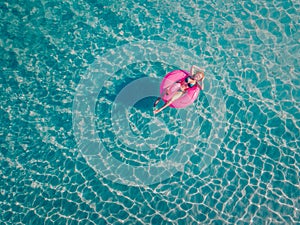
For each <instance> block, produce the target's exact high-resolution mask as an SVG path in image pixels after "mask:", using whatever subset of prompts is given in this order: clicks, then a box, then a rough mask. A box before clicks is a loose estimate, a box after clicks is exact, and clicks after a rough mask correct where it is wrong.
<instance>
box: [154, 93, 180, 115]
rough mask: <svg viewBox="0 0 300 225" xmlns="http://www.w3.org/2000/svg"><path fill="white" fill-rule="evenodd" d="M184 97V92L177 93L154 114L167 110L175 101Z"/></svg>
mask: <svg viewBox="0 0 300 225" xmlns="http://www.w3.org/2000/svg"><path fill="white" fill-rule="evenodd" d="M183 95H184V92H182V91H178V92H176V93H175V94H174V95H173V97H172V98H171V99H170V100H169V101H168V102H166V103H165V104H164V105H163V106H162V107H161V108H160V109H156V110H154V111H153V113H154V114H156V113H159V112H160V111H162V110H164V109H165V108H167V107H168V106H170V105H171V104H172V103H173V102H174V101H175V100H177V99H179V98H180V97H181V96H183Z"/></svg>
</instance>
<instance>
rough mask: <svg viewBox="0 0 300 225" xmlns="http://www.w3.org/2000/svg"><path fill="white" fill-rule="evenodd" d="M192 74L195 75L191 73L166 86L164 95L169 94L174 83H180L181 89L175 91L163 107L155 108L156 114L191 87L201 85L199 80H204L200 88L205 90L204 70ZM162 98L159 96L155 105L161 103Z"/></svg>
mask: <svg viewBox="0 0 300 225" xmlns="http://www.w3.org/2000/svg"><path fill="white" fill-rule="evenodd" d="M192 71H193V68H192ZM191 74H194V75H190V76H188V77H186V78H184V79H182V80H178V81H176V82H175V83H173V84H171V85H170V86H169V87H168V88H166V90H165V91H164V93H163V94H162V95H164V94H166V95H168V94H169V91H170V89H171V88H172V87H173V86H174V85H177V84H180V88H179V90H178V91H177V92H175V93H174V95H173V97H172V98H171V99H170V100H169V101H168V102H166V103H165V104H164V105H163V106H162V107H161V108H159V109H156V110H153V113H154V114H157V113H159V112H161V111H162V110H164V109H165V108H167V107H168V106H170V105H171V104H172V103H173V102H174V101H175V100H177V99H179V98H180V97H182V96H183V95H184V94H185V93H186V92H187V91H188V89H189V88H192V87H194V86H195V85H199V83H198V82H202V86H201V87H200V88H201V89H202V90H203V80H204V72H203V71H197V72H195V73H191ZM199 86H200V85H199ZM160 100H161V98H160V97H159V98H158V99H157V100H156V101H155V103H154V107H155V106H156V105H157V104H158V103H159V101H160Z"/></svg>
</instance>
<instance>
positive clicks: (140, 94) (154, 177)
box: [73, 41, 226, 186]
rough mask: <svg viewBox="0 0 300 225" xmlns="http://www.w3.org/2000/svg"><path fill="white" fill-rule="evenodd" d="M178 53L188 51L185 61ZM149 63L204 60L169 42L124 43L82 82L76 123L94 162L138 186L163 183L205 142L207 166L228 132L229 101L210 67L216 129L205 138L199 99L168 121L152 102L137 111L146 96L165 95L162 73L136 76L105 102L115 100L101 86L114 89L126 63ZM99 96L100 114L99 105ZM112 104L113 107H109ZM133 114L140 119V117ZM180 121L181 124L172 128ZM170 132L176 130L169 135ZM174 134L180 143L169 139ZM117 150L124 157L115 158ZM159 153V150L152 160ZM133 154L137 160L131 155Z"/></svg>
mask: <svg viewBox="0 0 300 225" xmlns="http://www.w3.org/2000/svg"><path fill="white" fill-rule="evenodd" d="M172 54H176V55H183V56H185V57H184V60H183V59H182V58H180V57H176V56H172ZM143 62H150V63H151V62H156V63H161V64H165V65H169V66H173V67H176V66H177V67H179V66H180V67H183V68H189V67H190V66H191V65H193V64H199V63H200V62H201V59H200V58H198V57H197V56H196V55H195V54H193V52H191V51H189V50H187V49H184V48H182V47H179V46H176V45H170V44H169V43H166V42H159V41H147V42H144V41H143V42H137V43H132V44H127V45H124V46H119V47H117V48H116V49H112V50H110V51H109V53H107V54H105V55H104V56H102V57H100V58H99V59H97V61H96V62H95V63H94V64H93V65H92V66H91V67H90V69H89V70H88V72H87V75H86V77H84V78H83V79H82V81H81V82H80V84H79V86H78V89H77V91H76V96H75V99H74V106H73V115H74V120H73V125H74V130H75V134H76V137H77V141H78V146H80V151H81V153H82V154H83V156H84V157H85V158H86V160H87V161H88V163H89V164H90V165H91V167H93V168H94V169H95V170H96V171H97V172H98V173H100V174H101V175H103V176H104V177H106V178H108V179H111V180H112V181H114V182H118V183H123V184H127V185H134V186H136V185H142V186H143V185H150V184H154V183H158V182H162V181H164V180H166V179H168V178H170V177H171V176H172V175H173V174H174V173H176V172H178V171H183V168H184V165H185V164H186V163H187V162H188V161H189V158H190V157H191V155H193V154H194V153H195V151H196V150H199V149H198V147H199V146H198V145H199V143H201V144H203V143H206V147H204V148H203V149H202V150H201V152H202V160H201V162H200V163H199V167H200V168H202V169H205V167H206V166H208V165H209V164H210V163H211V161H212V158H213V157H215V156H216V154H217V151H218V149H219V147H218V146H219V144H220V143H221V142H222V139H223V137H224V134H225V122H224V119H225V111H226V109H225V104H224V102H223V96H222V93H221V90H220V88H219V84H218V81H217V80H216V79H215V78H214V74H213V73H212V74H210V73H209V70H208V71H207V74H208V76H210V79H208V80H209V81H208V82H207V84H206V87H207V89H206V90H205V96H206V98H207V101H208V103H209V106H210V109H211V110H210V116H211V118H210V122H211V130H210V134H209V135H208V136H207V137H206V138H205V139H204V138H202V136H203V135H202V136H201V133H200V129H201V125H202V126H203V124H200V120H199V116H200V114H199V111H200V110H201V108H196V104H194V105H193V106H191V107H187V108H186V109H183V110H178V111H179V112H178V113H177V114H176V116H175V118H172V117H171V118H169V119H168V121H169V122H167V123H166V121H163V120H162V119H160V117H158V116H157V117H154V116H153V114H152V112H151V111H152V107H151V106H152V103H150V104H151V106H150V105H148V111H145V112H143V113H141V112H140V113H139V112H138V111H134V110H135V108H136V107H134V106H135V104H136V103H138V102H139V101H140V100H143V99H145V98H148V97H155V96H157V95H158V94H159V84H160V81H161V79H162V77H158V76H157V75H155V76H153V77H143V78H139V79H136V80H133V81H131V82H130V83H129V84H127V85H125V86H124V87H123V88H122V89H121V90H120V91H119V92H118V93H115V95H116V96H115V98H114V100H113V101H112V102H110V103H109V104H105V102H106V101H110V100H107V97H106V96H105V91H102V92H101V90H102V89H105V88H106V87H107V89H108V91H109V90H111V89H114V84H115V83H116V82H117V80H118V79H117V76H116V73H117V72H118V71H119V70H121V69H122V68H124V67H126V66H130V65H132V64H135V63H143ZM110 94H112V93H110ZM98 99H99V103H98V107H97V108H98V111H99V115H98V118H97V117H96V112H95V110H96V106H97V101H98ZM107 105H110V106H109V107H108V108H105V106H107ZM101 111H102V112H101ZM137 114H139V115H137ZM170 116H171V115H170ZM132 117H136V118H138V117H139V119H136V120H135V121H134V120H132V119H131V118H132ZM107 119H108V120H109V121H107ZM206 119H207V118H204V120H206ZM97 121H98V126H96V123H97ZM146 121H147V122H146ZM107 122H109V123H107ZM168 123H169V124H168ZM172 123H173V125H172V126H171V124H172ZM174 123H177V124H174ZM108 124H110V126H108ZM141 124H143V127H142V128H140V127H141ZM169 125H170V127H169ZM174 125H176V126H177V128H176V129H175V130H173V131H171V130H170V129H174ZM172 127H173V128H172ZM140 129H144V130H145V129H147V130H148V131H147V132H146V133H147V135H146V136H147V137H145V135H140V134H141V133H144V134H145V132H143V130H140ZM207 129H209V127H207ZM172 132H173V133H172ZM99 133H100V136H98V135H99ZM108 133H109V134H110V135H107V134H108ZM166 134H170V135H168V137H167V136H166ZM171 136H173V137H174V138H175V140H176V142H174V141H171V140H170V139H169V138H170V137H171ZM105 137H106V138H105ZM108 139H110V140H108ZM168 139H169V141H168ZM107 141H108V142H107ZM111 145H113V146H111ZM113 152H114V153H115V156H118V158H119V159H117V158H116V157H114V154H113ZM133 152H136V153H135V154H134V153H133ZM137 152H140V153H142V155H143V156H140V155H139V154H138V153H137ZM153 152H155V153H158V155H157V156H154V158H153V157H152V159H151V155H153ZM159 152H161V153H159ZM161 154H162V155H161ZM130 155H131V157H134V158H136V159H130V158H129V159H126V156H130ZM157 157H158V158H157ZM155 158H156V159H155Z"/></svg>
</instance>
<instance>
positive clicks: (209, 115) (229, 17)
mask: <svg viewBox="0 0 300 225" xmlns="http://www.w3.org/2000/svg"><path fill="white" fill-rule="evenodd" d="M0 13H1V25H0V28H1V39H0V47H1V48H0V53H1V58H2V59H3V60H1V62H0V63H1V83H0V84H1V86H0V87H1V93H2V94H1V114H0V115H1V124H2V126H1V132H0V134H1V154H0V159H1V170H0V175H1V193H0V201H1V206H0V207H1V211H2V212H3V213H1V214H0V221H1V222H2V224H106V223H107V224H118V223H119V224H121V223H127V224H150V223H151V224H199V223H200V224H234V223H235V224H297V223H299V217H300V216H299V208H300V207H299V195H300V193H299V161H300V159H299V146H300V142H299V132H300V129H299V127H300V122H299V119H300V113H299V96H300V93H299V92H300V91H299V85H300V82H299V39H300V37H299V3H297V1H274V2H266V3H261V2H259V1H245V2H244V3H235V2H233V1H226V3H224V2H221V1H215V2H210V1H207V2H205V1H202V2H188V1H182V2H181V3H179V2H178V3H173V2H171V1H156V2H152V3H151V2H146V1H142V2H140V1H139V2H134V1H126V2H125V1H124V2H123V3H120V2H119V1H112V2H110V3H104V2H101V1H81V2H79V1H78V2H75V1H72V3H64V2H61V1H42V2H40V1H31V2H26V4H25V3H24V4H23V3H20V2H17V1H9V2H8V1H7V2H2V3H0ZM145 40H151V41H152V43H153V42H156V41H160V42H157V43H158V44H159V43H161V42H162V43H167V45H169V46H170V48H169V49H168V48H167V47H166V48H165V49H164V50H160V49H159V50H157V51H156V52H155V48H146V47H147V44H146V43H147V42H143V41H145ZM132 43H135V44H132ZM126 44H127V45H126ZM128 44H129V45H130V48H128V47H120V46H128ZM164 46H165V45H164ZM118 47H119V48H118ZM134 48H137V50H136V51H133V49H134ZM181 48H183V49H188V51H192V52H193V55H195V56H197V57H199V58H200V60H201V62H199V64H200V65H199V66H202V67H205V69H206V71H207V73H206V74H207V79H206V83H205V85H206V88H205V91H204V92H203V93H201V94H200V96H199V100H198V101H197V102H196V103H195V104H194V105H193V106H192V107H190V108H188V109H186V110H173V109H168V110H166V111H164V113H162V114H160V115H158V116H156V117H155V118H154V117H153V115H152V114H151V110H152V102H153V100H154V99H155V96H150V95H149V96H147V98H144V99H141V100H140V101H138V102H137V103H135V104H134V107H128V106H126V104H125V103H127V102H121V103H124V104H125V109H124V110H125V111H120V112H125V113H124V114H123V115H124V116H121V117H118V118H119V120H115V121H116V123H114V120H113V119H112V118H113V117H112V116H111V110H112V109H113V107H114V102H115V99H116V96H118V93H120V91H122V90H124V88H126V85H128V84H129V83H131V82H133V81H135V80H136V79H139V78H144V77H150V78H153V79H155V78H157V79H161V78H162V77H163V75H164V74H166V73H167V72H169V71H171V70H173V69H178V68H182V69H189V68H188V67H189V66H190V60H191V58H193V55H192V56H187V55H188V54H182V55H176V52H178V51H180V49H181ZM139 49H141V50H142V51H143V54H140V55H135V54H132V53H136V52H137V53H139ZM117 50H119V51H117ZM148 53H151V55H150V54H148ZM187 53H188V52H187ZM160 54H162V55H165V56H160ZM169 56H170V57H169ZM98 57H100V58H101V57H102V58H101V59H103V58H105V63H106V64H107V67H108V66H112V67H117V66H119V65H118V64H117V62H119V63H120V65H122V67H121V68H120V69H118V71H116V72H115V73H113V74H111V75H109V76H108V77H107V76H106V77H105V74H106V73H105V72H103V71H104V69H106V68H100V69H103V71H102V70H100V72H101V73H103V75H102V76H99V78H98V79H100V81H102V80H103V86H102V87H101V88H100V89H99V91H98V92H97V93H95V94H96V96H97V99H99V100H97V101H96V103H95V106H96V107H95V110H94V115H95V117H94V118H92V120H91V123H93V124H95V126H94V127H95V130H96V134H97V137H98V139H96V141H97V140H98V141H99V142H100V141H101V143H103V145H104V146H105V149H106V150H107V152H109V154H111V155H112V156H113V157H114V158H115V159H117V161H118V162H122V163H126V165H131V166H139V165H153V163H155V162H165V161H166V160H167V159H169V158H171V157H172V155H174V153H176V149H178V148H179V147H178V143H180V146H183V147H184V150H185V149H186V152H188V153H189V154H187V157H179V161H180V162H181V167H180V168H177V167H175V170H172V173H171V174H169V176H165V177H164V178H166V177H167V178H168V179H163V180H159V182H158V183H150V184H148V185H140V186H133V185H126V184H124V183H122V181H124V180H125V178H126V179H127V180H129V179H130V178H131V177H132V176H131V175H132V174H129V175H130V176H129V177H126V176H124V174H122V173H121V172H118V171H117V172H115V174H118V173H119V174H121V175H122V176H120V179H119V180H118V181H116V180H114V179H111V178H110V177H107V174H108V173H104V172H103V171H102V173H101V171H99V168H97V165H99V164H100V161H99V158H95V157H91V158H89V157H87V154H82V153H85V152H82V151H81V150H82V145H81V144H82V143H85V142H81V140H79V139H78V134H77V133H76V129H75V131H74V127H75V128H78V130H77V131H78V132H81V131H82V130H83V131H85V130H89V127H86V126H83V125H86V124H87V123H86V121H85V123H84V124H83V125H82V124H78V125H77V124H75V125H74V117H76V115H77V114H76V113H79V118H83V117H84V115H85V113H86V115H88V111H89V109H88V108H86V111H78V112H77V111H75V112H74V109H77V108H74V99H75V100H76V97H78V96H79V97H81V96H83V97H85V95H84V94H85V93H86V92H84V93H81V92H80V91H81V90H83V89H80V88H78V87H80V84H82V81H83V80H87V81H89V80H91V79H90V75H91V74H92V72H95V70H96V69H99V68H98V67H97V66H95V65H99V61H98V60H97V59H98ZM110 57H111V58H110ZM197 57H196V58H197ZM131 58H132V59H131ZM138 59H144V60H138ZM197 59H198V58H197ZM91 71H92V72H91ZM106 75H107V74H106ZM101 79H102V80H101ZM95 85H97V84H94V83H91V86H93V87H96V86H95ZM216 87H217V88H218V89H219V90H221V93H222V94H221V95H217V98H215V97H216V95H215V94H214V91H215V90H216ZM87 89H88V88H87ZM87 92H88V90H87ZM77 99H78V98H77ZM215 99H217V100H218V99H221V100H222V102H219V105H225V112H223V111H222V110H221V111H220V109H219V108H218V107H217V106H218V104H217V103H218V101H216V100H215ZM212 100H214V101H213V102H212ZM88 101H89V100H88V99H86V101H85V102H88ZM212 103H213V104H212ZM115 105H116V104H115ZM117 105H118V104H117ZM149 105H151V106H149ZM81 109H82V108H81ZM193 110H195V112H196V113H195V114H191V112H192V111H193ZM184 112H187V113H189V114H188V115H196V118H197V119H194V117H192V119H194V120H191V121H192V122H190V123H185V122H186V121H188V119H189V118H190V117H187V118H186V117H184V115H182V114H181V113H184ZM220 112H221V113H220ZM117 115H119V114H117ZM120 115H121V114H120ZM80 116H82V117H80ZM218 120H220V121H218ZM72 121H73V122H72ZM76 121H77V120H75V122H76ZM122 121H130V123H129V130H128V129H127V130H125V129H115V128H116V127H117V128H124V127H123V123H122ZM215 121H217V122H220V123H217V122H215ZM118 124H121V125H119V126H118ZM220 124H221V125H220ZM114 125H115V127H114ZM219 125H220V126H219ZM126 128H128V127H126ZM222 128H224V131H225V133H222V132H219V131H220V129H222ZM188 130H191V131H193V132H191V133H188V134H189V135H192V136H193V137H194V136H195V138H194V139H193V140H190V139H188V137H187V135H186V134H187V132H188ZM139 138H140V139H141V140H140V139H139ZM126 140H127V142H126ZM128 140H130V141H128ZM194 140H196V141H194ZM132 143H133V144H135V145H131V144H132ZM137 144H141V145H140V146H138V145H137ZM153 146H154V147H153ZM146 147H148V148H150V149H153V150H152V151H149V149H148V151H143V150H145V148H146ZM208 150H209V151H208ZM211 150H212V151H211ZM207 152H208V153H207ZM209 153H212V154H211V156H210V157H208V156H206V154H208V155H209ZM99 157H100V158H101V155H100V156H99ZM103 158H104V157H103ZM103 158H102V159H103ZM90 159H95V160H94V161H90ZM104 159H105V158H104ZM176 159H177V158H176ZM203 159H205V160H203ZM206 159H208V160H206ZM97 160H98V161H97ZM91 162H93V163H91ZM97 162H98V164H97ZM203 162H204V163H203ZM107 168H114V167H113V165H109V164H108V165H107ZM174 171H175V172H174ZM176 171H177V172H176ZM103 173H104V174H103ZM149 174H150V173H149ZM149 177H151V176H150V175H149ZM148 183H149V182H148Z"/></svg>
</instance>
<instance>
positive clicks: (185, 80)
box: [178, 76, 197, 92]
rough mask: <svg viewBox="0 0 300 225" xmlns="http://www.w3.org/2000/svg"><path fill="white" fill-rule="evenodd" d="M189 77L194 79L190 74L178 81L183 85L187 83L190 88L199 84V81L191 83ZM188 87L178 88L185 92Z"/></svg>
mask: <svg viewBox="0 0 300 225" xmlns="http://www.w3.org/2000/svg"><path fill="white" fill-rule="evenodd" d="M189 79H192V80H193V78H191V77H190V76H188V77H186V78H184V79H182V80H180V81H179V82H178V83H180V85H181V86H182V85H185V84H186V85H187V86H188V88H192V87H194V86H195V85H196V84H197V82H196V83H194V84H191V83H189ZM188 88H184V90H182V89H181V88H180V90H178V91H181V92H185V91H186V90H187V89H188Z"/></svg>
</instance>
